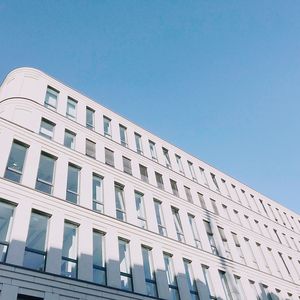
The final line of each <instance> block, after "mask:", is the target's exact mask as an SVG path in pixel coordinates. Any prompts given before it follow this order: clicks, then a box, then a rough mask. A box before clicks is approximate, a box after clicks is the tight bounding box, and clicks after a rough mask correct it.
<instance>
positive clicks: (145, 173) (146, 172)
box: [139, 165, 148, 182]
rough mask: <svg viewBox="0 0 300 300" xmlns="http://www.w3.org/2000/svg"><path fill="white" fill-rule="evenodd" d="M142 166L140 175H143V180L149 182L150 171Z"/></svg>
mask: <svg viewBox="0 0 300 300" xmlns="http://www.w3.org/2000/svg"><path fill="white" fill-rule="evenodd" d="M139 166H140V174H141V179H142V180H143V181H145V182H148V171H147V168H146V167H145V166H143V165H139Z"/></svg>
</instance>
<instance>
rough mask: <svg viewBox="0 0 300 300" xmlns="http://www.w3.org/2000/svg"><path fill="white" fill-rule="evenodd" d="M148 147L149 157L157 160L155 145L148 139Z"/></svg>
mask: <svg viewBox="0 0 300 300" xmlns="http://www.w3.org/2000/svg"><path fill="white" fill-rule="evenodd" d="M149 148H150V154H151V158H152V159H154V160H157V153H156V147H155V143H154V142H152V141H150V140H149Z"/></svg>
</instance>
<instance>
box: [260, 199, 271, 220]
mask: <svg viewBox="0 0 300 300" xmlns="http://www.w3.org/2000/svg"><path fill="white" fill-rule="evenodd" d="M259 202H260V204H261V206H262V208H263V210H264V212H265V214H266V215H267V216H269V214H268V211H267V210H266V207H265V205H264V202H263V200H261V199H259Z"/></svg>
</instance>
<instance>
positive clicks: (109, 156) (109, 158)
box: [104, 148, 115, 167]
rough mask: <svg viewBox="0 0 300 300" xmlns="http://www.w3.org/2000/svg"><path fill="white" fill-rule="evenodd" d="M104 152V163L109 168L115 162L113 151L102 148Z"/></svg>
mask: <svg viewBox="0 0 300 300" xmlns="http://www.w3.org/2000/svg"><path fill="white" fill-rule="evenodd" d="M104 152H105V163H106V164H107V165H109V166H111V167H114V166H115V160H114V151H112V150H110V149H108V148H104Z"/></svg>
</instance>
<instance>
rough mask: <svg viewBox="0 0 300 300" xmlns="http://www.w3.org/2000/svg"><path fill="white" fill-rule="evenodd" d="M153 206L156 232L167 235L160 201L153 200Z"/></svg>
mask: <svg viewBox="0 0 300 300" xmlns="http://www.w3.org/2000/svg"><path fill="white" fill-rule="evenodd" d="M154 208H155V215H156V221H157V226H158V232H159V234H160V235H163V236H167V230H166V226H165V221H164V217H163V213H162V208H161V202H160V201H158V200H154Z"/></svg>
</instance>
